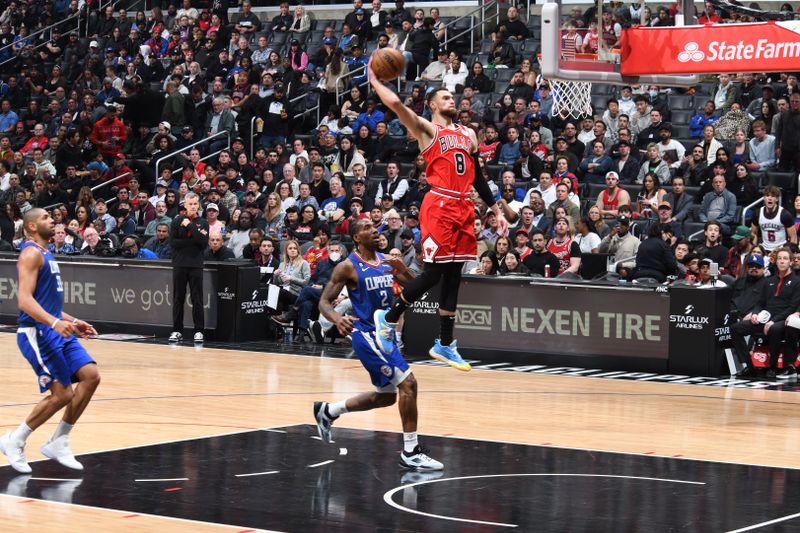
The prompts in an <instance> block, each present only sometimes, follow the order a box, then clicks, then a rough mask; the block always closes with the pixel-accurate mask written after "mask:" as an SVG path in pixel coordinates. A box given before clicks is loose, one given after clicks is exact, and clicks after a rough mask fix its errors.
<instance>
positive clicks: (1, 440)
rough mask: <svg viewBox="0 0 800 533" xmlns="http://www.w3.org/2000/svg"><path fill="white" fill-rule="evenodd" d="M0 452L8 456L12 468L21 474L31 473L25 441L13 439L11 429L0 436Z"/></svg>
mask: <svg viewBox="0 0 800 533" xmlns="http://www.w3.org/2000/svg"><path fill="white" fill-rule="evenodd" d="M0 452H3V455H5V456H6V457H7V458H8V462H9V464H10V465H11V468H13V469H14V470H16V471H17V472H19V473H20V474H30V473H31V471H32V470H31V466H30V465H29V464H28V461H26V460H25V443H24V442H23V443H22V444H20V443H19V442H16V441H13V440H12V439H11V432H10V431H9V432H7V433H6V434H5V435H3V436H2V437H0Z"/></svg>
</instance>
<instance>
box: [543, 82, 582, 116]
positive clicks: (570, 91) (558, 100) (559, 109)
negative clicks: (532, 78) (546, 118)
mask: <svg viewBox="0 0 800 533" xmlns="http://www.w3.org/2000/svg"><path fill="white" fill-rule="evenodd" d="M550 86H551V87H552V94H553V113H552V114H553V116H554V117H558V116H560V117H561V118H567V117H572V118H574V119H580V118H583V117H584V116H587V115H588V116H592V84H591V83H588V82H583V81H567V80H550Z"/></svg>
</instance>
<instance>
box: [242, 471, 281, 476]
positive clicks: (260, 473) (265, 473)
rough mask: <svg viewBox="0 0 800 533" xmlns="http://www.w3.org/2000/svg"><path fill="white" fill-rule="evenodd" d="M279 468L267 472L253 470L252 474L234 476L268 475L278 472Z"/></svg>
mask: <svg viewBox="0 0 800 533" xmlns="http://www.w3.org/2000/svg"><path fill="white" fill-rule="evenodd" d="M280 472H281V471H280V470H270V471H268V472H253V473H252V474H236V475H235V476H234V477H250V476H268V475H270V474H280Z"/></svg>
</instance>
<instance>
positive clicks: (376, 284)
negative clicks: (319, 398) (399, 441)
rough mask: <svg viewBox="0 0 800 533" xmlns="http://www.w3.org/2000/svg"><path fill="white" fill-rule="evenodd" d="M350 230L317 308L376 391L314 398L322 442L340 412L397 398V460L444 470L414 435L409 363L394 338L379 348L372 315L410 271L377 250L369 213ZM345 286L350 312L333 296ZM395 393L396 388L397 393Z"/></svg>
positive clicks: (328, 436)
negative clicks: (347, 339) (351, 246)
mask: <svg viewBox="0 0 800 533" xmlns="http://www.w3.org/2000/svg"><path fill="white" fill-rule="evenodd" d="M350 235H352V237H353V242H355V243H356V249H355V250H354V251H353V253H351V254H350V256H349V257H348V258H347V259H346V260H344V261H342V262H341V263H339V264H338V265H337V266H336V268H335V269H334V270H333V275H332V277H331V281H330V282H329V283H328V284H327V285H326V286H325V289H324V291H323V292H322V298H321V300H320V303H319V310H320V313H322V314H323V315H324V316H325V318H327V319H328V320H330V321H331V322H333V323H334V324H336V327H337V329H338V330H339V333H341V334H342V335H343V336H346V335H350V336H351V338H352V340H353V351H355V353H356V355H357V356H358V358H359V359H360V360H361V364H362V365H364V368H365V369H366V370H367V372H369V375H370V378H371V379H372V384H373V385H374V386H375V389H376V390H375V391H374V392H365V393H363V394H359V395H358V396H354V397H352V398H348V399H347V400H345V401H340V402H335V403H328V402H315V403H314V418H316V420H317V430H318V431H319V436H320V438H321V439H322V440H323V441H324V442H331V425H332V424H333V421H334V420H336V419H337V418H339V417H340V416H341V415H342V414H344V413H347V412H351V411H369V410H371V409H376V408H378V407H388V406H390V405H392V404H394V403H395V402H396V401H398V396H399V408H400V419H401V420H402V422H403V453H401V454H400V466H402V467H404V468H408V469H411V470H417V471H429V470H442V468H444V466H443V465H442V463H440V462H439V461H436V460H435V459H431V458H430V457H428V455H427V453H426V451H425V450H424V449H423V448H421V447H420V445H419V443H418V440H417V380H416V379H414V374H412V373H411V368H410V367H409V366H408V363H407V362H406V360H405V359H403V356H402V355H401V354H400V351H399V350H398V349H397V344H394V345H393V347H392V350H390V351H389V353H385V352H384V351H383V350H381V348H379V346H378V343H377V341H376V339H375V322H374V318H373V317H374V315H375V312H376V311H379V310H385V309H388V308H389V307H390V306H391V305H392V282H393V281H394V279H395V278H396V279H397V281H398V282H399V283H400V284H404V283H407V282H409V281H410V280H411V279H413V277H412V276H411V274H410V273H409V272H408V269H407V268H406V266H405V264H403V261H402V260H400V259H389V258H384V257H383V255H382V254H380V253H378V252H377V249H378V230H377V229H376V228H375V226H374V225H373V223H372V221H371V220H369V219H359V220H356V221H354V222H352V223H351V224H350ZM345 286H346V287H347V292H348V294H349V296H350V302H351V303H352V304H353V313H354V314H355V317H353V316H345V315H340V314H339V313H337V312H336V311H335V310H334V308H333V305H332V304H331V302H332V301H333V300H334V299H335V298H336V297H337V296H338V295H339V293H340V292H341V291H342V288H343V287H345ZM398 393H399V394H398Z"/></svg>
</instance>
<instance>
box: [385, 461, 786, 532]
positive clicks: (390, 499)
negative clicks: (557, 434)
mask: <svg viewBox="0 0 800 533" xmlns="http://www.w3.org/2000/svg"><path fill="white" fill-rule="evenodd" d="M504 477H602V478H612V479H637V480H643V481H662V482H666V483H681V484H686V485H705V483H703V482H700V481H686V480H682V479H664V478H656V477H640V476H617V475H605V474H557V473H556V474H551V473H537V474H488V475H482V476H461V477H450V478H442V479H428V480H424V481H418V482H416V483H409V484H407V485H400V486H399V487H395V488H393V489H391V490H389V491H387V492H386V493H385V494H384V495H383V501H385V502H386V503H387V504H389V505H390V506H392V507H394V508H395V509H398V510H400V511H405V512H407V513H412V514H416V515H420V516H426V517H429V518H439V519H441V520H451V521H453V522H465V523H469V524H482V525H486V526H495V527H509V528H515V527H519V524H508V523H504V522H487V521H484V520H472V519H469V518H459V517H456V516H446V515H440V514H433V513H426V512H423V511H417V510H416V509H410V508H408V507H405V506H403V505H400V504H399V503H397V502H395V501H394V499H393V497H394V495H395V494H396V493H398V492H400V491H402V490H405V489H408V488H411V487H417V486H419V485H428V484H431V483H442V482H444V481H461V480H465V479H490V478H504ZM799 515H800V514H799ZM741 531H746V530H741ZM729 533H734V532H729Z"/></svg>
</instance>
